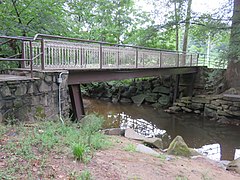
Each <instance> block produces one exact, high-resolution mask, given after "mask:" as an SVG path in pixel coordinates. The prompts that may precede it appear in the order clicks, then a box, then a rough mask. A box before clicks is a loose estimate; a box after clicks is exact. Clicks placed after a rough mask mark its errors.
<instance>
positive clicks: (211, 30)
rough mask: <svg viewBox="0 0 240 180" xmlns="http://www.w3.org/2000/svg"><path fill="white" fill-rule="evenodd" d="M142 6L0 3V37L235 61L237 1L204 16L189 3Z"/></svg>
mask: <svg viewBox="0 0 240 180" xmlns="http://www.w3.org/2000/svg"><path fill="white" fill-rule="evenodd" d="M144 2H145V3H146V4H148V5H152V6H151V7H152V9H151V10H147V9H146V8H140V6H138V4H139V2H138V1H134V0H91V1H89V0H1V1H0V12H1V13H0V22H1V26H0V34H1V35H8V36H33V35H35V34H36V33H44V34H54V35H62V36H68V37H78V38H82V39H91V40H99V41H107V42H112V43H120V44H121V43H126V44H131V45H139V46H147V47H155V48H161V49H169V50H177V51H191V52H198V53H201V54H206V56H207V57H214V58H218V59H219V61H220V60H228V61H229V62H238V56H239V52H240V51H239V47H240V46H239V42H240V41H239V39H240V38H239V33H238V31H239V29H240V28H239V26H240V13H239V9H240V0H226V1H225V3H224V4H222V6H221V7H220V9H216V10H213V11H211V12H209V11H208V12H209V13H203V12H207V11H203V12H202V13H201V12H198V13H197V12H194V11H193V10H192V4H193V3H194V2H195V0H167V1H166V0H145V1H144ZM216 3H218V2H217V1H216ZM233 66H235V65H233ZM229 74H230V76H232V73H229Z"/></svg>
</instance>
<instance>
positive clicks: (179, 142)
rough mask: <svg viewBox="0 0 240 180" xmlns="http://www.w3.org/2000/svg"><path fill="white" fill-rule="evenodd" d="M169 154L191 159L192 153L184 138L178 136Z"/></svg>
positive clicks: (169, 149)
mask: <svg viewBox="0 0 240 180" xmlns="http://www.w3.org/2000/svg"><path fill="white" fill-rule="evenodd" d="M167 154H170V155H176V156H184V157H190V156H191V151H190V149H189V148H188V146H187V144H186V143H185V142H184V140H183V138H182V137H181V136H177V137H175V138H174V140H173V141H172V142H171V143H170V145H169V147H168V150H167Z"/></svg>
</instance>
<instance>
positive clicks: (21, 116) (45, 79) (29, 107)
mask: <svg viewBox="0 0 240 180" xmlns="http://www.w3.org/2000/svg"><path fill="white" fill-rule="evenodd" d="M4 73H5V74H11V75H21V76H25V77H29V76H30V74H29V72H28V71H20V70H19V71H17V70H16V71H14V70H11V71H7V72H4ZM59 73H60V72H37V71H36V72H34V79H31V78H19V80H11V79H10V80H5V81H0V122H1V121H15V120H18V121H26V120H36V119H45V118H54V117H56V116H58V113H59V111H58V103H59V101H58V88H59V84H58V82H57V78H58V75H59ZM66 81H67V75H63V82H62V84H61V107H62V114H63V115H66V116H67V115H68V111H69V95H68V86H67V82H66Z"/></svg>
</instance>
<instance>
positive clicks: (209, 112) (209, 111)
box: [204, 107, 217, 118]
mask: <svg viewBox="0 0 240 180" xmlns="http://www.w3.org/2000/svg"><path fill="white" fill-rule="evenodd" d="M204 116H206V117H214V118H215V117H216V116H217V112H216V110H214V109H210V108H208V107H205V108H204Z"/></svg>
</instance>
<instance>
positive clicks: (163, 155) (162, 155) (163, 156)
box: [157, 154, 167, 161]
mask: <svg viewBox="0 0 240 180" xmlns="http://www.w3.org/2000/svg"><path fill="white" fill-rule="evenodd" d="M157 158H159V159H160V160H161V161H165V160H166V158H167V157H166V155H165V154H159V155H157Z"/></svg>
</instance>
